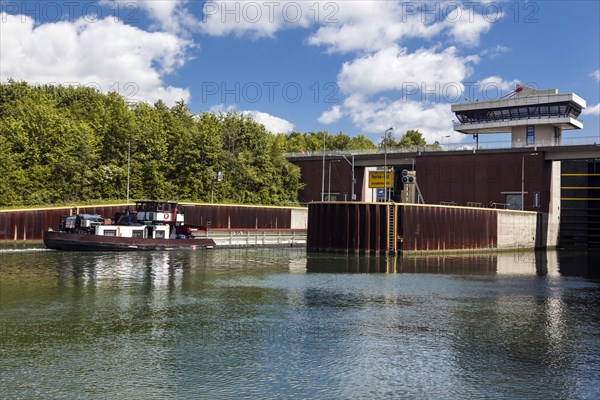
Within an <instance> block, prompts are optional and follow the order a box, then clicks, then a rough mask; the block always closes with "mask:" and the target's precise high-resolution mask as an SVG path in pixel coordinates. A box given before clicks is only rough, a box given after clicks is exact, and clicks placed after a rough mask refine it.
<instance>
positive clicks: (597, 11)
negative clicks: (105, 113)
mask: <svg viewBox="0 0 600 400" xmlns="http://www.w3.org/2000/svg"><path fill="white" fill-rule="evenodd" d="M0 4H1V8H0V79H1V80H2V81H3V82H4V81H6V80H8V79H9V78H13V79H17V80H26V81H28V82H30V83H32V84H35V83H64V84H73V85H88V86H94V87H97V88H99V89H100V90H102V91H104V92H107V91H109V90H115V91H118V92H119V93H121V94H123V95H124V96H126V97H128V98H130V99H131V100H132V101H138V100H143V101H148V102H154V101H156V100H158V99H162V100H163V101H165V102H166V103H167V104H170V105H172V104H174V102H175V101H177V100H180V99H184V100H185V101H186V102H187V103H188V105H189V107H190V109H191V110H192V112H194V113H199V112H203V111H215V112H219V111H221V112H225V111H230V110H234V111H237V112H244V113H248V114H250V115H252V116H253V117H254V118H255V119H256V120H258V121H259V122H262V123H264V124H265V126H266V127H267V128H268V129H270V130H271V131H273V132H279V131H283V132H289V131H290V130H296V131H300V132H307V131H318V130H327V131H329V132H333V133H337V132H340V131H342V132H345V133H348V134H350V135H356V134H365V135H367V137H369V138H371V139H372V140H375V141H377V140H379V139H380V138H381V136H382V135H383V131H384V130H385V129H387V128H389V127H390V126H394V127H395V132H396V135H400V134H402V133H403V132H404V131H406V130H407V129H419V130H420V131H421V132H423V133H424V134H425V137H426V138H427V139H428V141H430V142H432V141H434V140H440V139H441V138H442V137H443V136H447V135H451V138H446V139H445V143H450V142H457V143H458V142H464V143H470V142H472V138H471V137H470V136H465V135H462V134H459V133H456V132H453V131H452V120H453V119H454V117H453V115H452V113H451V112H450V104H452V103H455V102H462V101H464V99H465V98H468V99H470V100H475V99H481V100H483V99H494V98H498V97H499V96H502V95H505V94H507V93H509V92H510V91H511V90H512V89H514V87H515V85H516V84H518V83H521V84H528V85H530V86H534V87H538V88H540V89H547V88H557V89H559V90H560V92H563V93H565V92H574V93H576V94H578V95H579V96H581V97H583V98H584V99H585V100H586V101H587V105H588V108H587V110H586V111H585V112H584V114H583V115H582V116H581V117H580V119H581V120H582V121H583V122H584V126H585V127H584V130H583V131H577V132H568V133H566V134H565V136H566V137H574V136H582V137H583V136H586V137H587V136H594V137H598V138H599V140H600V106H599V105H598V104H599V102H600V43H599V41H600V39H599V38H600V23H599V22H598V21H599V20H600V6H599V4H600V2H598V1H570V2H559V1H528V2H514V1H497V2H494V1H481V2H476V1H475V2H457V1H439V2H433V1H429V2H423V1H418V2H409V1H404V2H400V1H390V0H388V1H358V0H351V1H316V0H310V1H287V0H286V1H277V0H274V1H270V0H266V1H209V2H205V1H192V0H189V1H188V0H143V1H142V0H137V1H132V0H122V1H115V0H100V1H64V2H62V1H45V2H36V1H6V0H3V1H2V3H0ZM506 139H507V137H506V135H499V136H498V135H492V136H490V135H488V136H486V137H484V138H482V141H496V140H506Z"/></svg>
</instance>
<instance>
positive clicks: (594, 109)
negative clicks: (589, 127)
mask: <svg viewBox="0 0 600 400" xmlns="http://www.w3.org/2000/svg"><path fill="white" fill-rule="evenodd" d="M581 115H600V103H598V104H596V105H595V106H591V107H588V108H586V109H585V110H583V111H582V112H581Z"/></svg>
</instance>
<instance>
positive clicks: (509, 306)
mask: <svg viewBox="0 0 600 400" xmlns="http://www.w3.org/2000/svg"><path fill="white" fill-rule="evenodd" d="M598 265H600V262H599V260H598V255H597V254H590V253H568V252H561V253H557V252H548V253H537V254H536V253H533V252H532V253H528V252H519V253H499V254H495V255H476V254H471V255H458V254H449V255H446V256H443V257H442V256H435V257H433V256H413V257H404V258H387V257H367V256H340V255H333V256H332V255H318V256H317V255H308V256H307V254H306V253H305V252H304V251H303V250H298V249H262V250H258V249H254V250H214V251H206V252H189V251H178V252H176V251H173V252H156V253H129V254H123V253H121V254H118V253H63V252H54V251H45V250H43V249H36V248H30V247H25V248H23V247H2V248H0V398H2V399H34V398H66V399H81V398H101V399H161V398H165V399H166V398H168V399H172V398H185V399H197V398H205V399H219V398H277V399H280V398H335V399H354V398H369V399H370V398H418V399H421V398H461V399H462V398H474V397H476V398H539V399H548V398H589V399H597V398H600V313H599V310H600V280H599V278H598V275H599V274H598Z"/></svg>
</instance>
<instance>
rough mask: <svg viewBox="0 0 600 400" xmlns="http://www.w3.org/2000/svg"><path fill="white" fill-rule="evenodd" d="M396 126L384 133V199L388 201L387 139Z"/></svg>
mask: <svg viewBox="0 0 600 400" xmlns="http://www.w3.org/2000/svg"><path fill="white" fill-rule="evenodd" d="M393 130H394V127H393V126H392V127H391V128H390V129H387V130H386V131H385V133H384V134H383V201H384V202H385V203H387V201H388V192H387V191H388V188H387V169H388V168H387V139H388V132H392V131H393Z"/></svg>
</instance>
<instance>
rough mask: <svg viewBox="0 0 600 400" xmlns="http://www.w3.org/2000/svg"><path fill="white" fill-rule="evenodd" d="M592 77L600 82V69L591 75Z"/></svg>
mask: <svg viewBox="0 0 600 400" xmlns="http://www.w3.org/2000/svg"><path fill="white" fill-rule="evenodd" d="M591 75H592V76H593V77H594V79H596V80H597V81H600V69H597V70H595V71H594V72H592V73H591Z"/></svg>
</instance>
